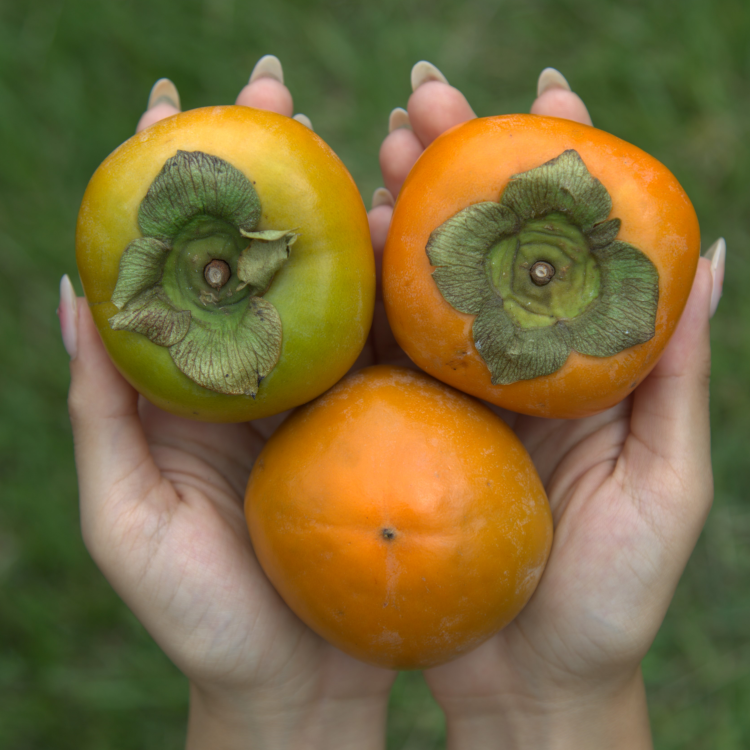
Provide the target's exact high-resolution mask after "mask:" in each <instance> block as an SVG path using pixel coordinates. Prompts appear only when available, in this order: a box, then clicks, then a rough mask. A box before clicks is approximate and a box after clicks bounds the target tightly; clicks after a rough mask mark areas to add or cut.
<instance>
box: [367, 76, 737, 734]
mask: <svg viewBox="0 0 750 750" xmlns="http://www.w3.org/2000/svg"><path fill="white" fill-rule="evenodd" d="M412 86H413V89H414V93H413V94H412V95H411V97H410V99H409V102H408V110H407V111H404V110H395V111H394V112H393V113H392V115H391V126H392V128H393V129H392V132H391V133H390V134H389V135H388V137H387V138H386V139H385V141H384V143H383V146H382V148H381V152H380V161H381V168H382V172H383V177H384V181H385V186H386V189H387V190H386V191H381V192H380V193H376V202H377V203H379V204H380V205H378V206H377V207H376V208H375V209H373V211H372V212H371V224H372V226H373V238H374V239H375V241H376V253H377V252H378V251H381V252H382V246H383V244H384V240H385V235H386V232H387V226H388V223H389V221H390V216H391V213H392V205H393V201H392V199H391V197H390V196H395V195H397V194H398V191H399V189H400V186H401V184H402V182H403V180H404V178H405V177H406V174H407V173H408V171H409V169H410V168H411V166H412V164H413V163H414V162H415V160H416V159H417V158H418V156H419V155H420V154H421V152H422V151H423V150H424V148H426V147H427V146H429V144H430V143H431V142H432V141H433V140H434V139H435V138H436V137H438V136H439V135H440V134H441V133H443V132H444V131H445V130H447V129H448V128H450V127H452V126H454V125H457V124H459V123H461V122H464V121H466V120H468V119H470V118H472V117H474V116H475V115H474V113H473V112H472V110H471V107H470V106H469V104H468V102H467V101H466V99H465V98H464V97H463V95H462V94H461V93H460V92H459V91H458V90H457V89H455V88H453V87H451V86H450V85H449V84H448V83H447V81H446V80H445V78H444V77H443V76H442V74H441V73H440V72H439V71H437V70H436V69H435V68H434V67H433V66H431V65H429V64H427V63H418V64H417V66H415V68H414V70H413V73H412ZM531 112H532V113H533V114H540V115H550V116H556V117H563V118H567V119H572V120H576V121H578V122H582V123H584V124H591V120H590V118H589V115H588V111H587V110H586V107H585V106H584V104H583V102H582V101H581V99H580V98H579V97H578V96H576V95H575V94H574V93H572V92H571V91H570V89H569V87H568V84H567V82H566V81H565V79H564V78H563V77H562V76H561V75H560V74H559V73H557V72H556V71H553V70H547V71H545V72H544V73H543V74H542V76H541V78H540V81H539V90H538V96H537V99H536V101H535V102H534V104H533V106H532V109H531ZM712 250H713V253H712V255H713V257H712V259H705V258H704V259H701V261H700V263H699V268H698V273H697V275H696V279H695V282H694V286H693V289H692V292H691V295H690V298H689V301H688V304H687V307H686V309H685V311H684V313H683V316H682V319H681V321H680V324H679V326H678V328H677V330H676V333H675V334H674V336H673V338H672V340H671V341H670V343H669V345H668V347H667V349H666V350H665V352H664V354H663V356H662V358H661V359H660V360H659V362H658V364H657V365H656V367H655V368H654V370H653V371H652V372H651V374H650V375H649V376H648V377H647V378H646V379H645V380H644V381H643V383H642V384H641V385H640V386H639V387H638V388H637V389H636V391H635V392H634V393H633V394H632V396H631V397H630V398H628V399H627V400H626V401H624V402H622V403H621V404H619V405H618V406H616V407H614V408H612V409H610V410H609V411H606V412H604V413H602V414H599V415H596V416H593V417H590V418H586V419H579V420H568V421H566V420H550V419H542V418H535V417H527V416H521V415H515V414H510V413H508V412H503V413H502V416H503V417H504V418H505V419H506V420H507V421H508V422H509V423H510V425H511V426H512V427H513V428H514V430H515V431H516V433H517V435H518V436H519V438H520V439H521V440H522V441H523V442H524V444H525V445H526V447H527V449H528V450H529V453H530V454H531V457H532V459H533V460H534V463H535V465H536V467H537V469H538V471H539V473H540V475H541V477H542V480H543V482H544V484H545V487H546V489H547V493H548V497H549V501H550V506H551V509H552V513H553V518H554V523H555V538H554V543H553V547H552V551H551V554H550V558H549V562H548V564H547V568H546V570H545V573H544V575H543V577H542V580H541V582H540V585H539V587H538V589H537V591H536V593H535V594H534V596H533V598H532V599H531V601H530V602H529V604H528V605H527V607H526V608H525V609H524V610H523V611H522V612H521V614H520V615H519V616H518V617H517V618H516V620H515V621H514V622H512V623H511V624H510V625H509V626H507V627H506V628H505V629H504V630H503V631H501V632H500V633H499V634H497V635H496V636H495V637H493V638H492V639H491V640H490V641H488V642H487V643H485V644H484V645H483V646H481V647H480V648H479V649H477V650H475V651H473V652H472V653H470V654H468V655H466V656H464V657H462V658H460V659H458V660H456V661H454V662H451V663H449V664H446V665H444V666H441V667H437V668H434V669H432V670H429V671H428V672H426V673H425V677H426V680H427V682H428V685H429V686H430V689H431V690H432V692H433V695H434V696H435V698H436V699H437V701H438V703H439V704H440V705H441V706H442V708H443V709H444V711H445V713H446V717H447V722H448V724H447V725H448V738H449V746H452V745H455V746H461V747H492V746H502V747H506V746H507V747H516V746H521V747H568V746H570V747H573V746H575V747H577V748H584V747H597V748H601V747H620V746H621V745H620V744H618V742H621V744H622V746H623V747H630V748H635V747H649V746H650V733H649V729H648V717H647V713H646V709H645V700H644V691H643V683H642V678H641V676H640V671H639V665H640V662H641V660H642V658H643V656H644V655H645V653H646V651H647V650H648V648H649V646H650V645H651V643H652V641H653V639H654V637H655V635H656V632H657V630H658V628H659V626H660V624H661V622H662V619H663V618H664V615H665V613H666V610H667V607H668V605H669V602H670V600H671V599H672V596H673V593H674V590H675V587H676V585H677V582H678V580H679V578H680V575H681V574H682V571H683V569H684V567H685V565H686V563H687V560H688V557H689V556H690V553H691V551H692V549H693V547H694V545H695V543H696V541H697V538H698V535H699V533H700V530H701V528H702V526H703V523H704V521H705V518H706V515H707V513H708V510H709V508H710V505H711V501H712V496H713V483H712V471H711V461H710V441H709V420H708V382H709V370H710V352H709V317H710V314H711V312H712V311H713V308H715V304H716V301H717V299H718V294H719V293H720V286H721V277H722V275H723V257H724V255H723V253H724V247H723V241H720V242H719V243H717V244H716V245H715V246H714V248H712ZM712 297H713V302H712ZM383 340H384V341H385V343H383V344H381V346H382V347H383V348H384V349H386V348H388V347H389V346H390V347H391V348H393V347H394V346H395V342H393V341H392V340H391V341H390V343H388V339H387V336H383ZM566 740H567V741H566ZM504 742H505V743H507V745H506V744H503V743H504Z"/></svg>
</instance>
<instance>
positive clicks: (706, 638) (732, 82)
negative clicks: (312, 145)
mask: <svg viewBox="0 0 750 750" xmlns="http://www.w3.org/2000/svg"><path fill="white" fill-rule="evenodd" d="M748 39H750V6H748V5H747V4H746V3H743V2H741V0H714V1H713V2H711V3H708V2H706V0H663V1H662V2H660V3H652V2H648V1H647V0H629V1H628V2H622V3H616V4H615V3H600V2H596V0H554V1H553V0H527V1H525V2H524V1H522V0H505V1H504V2H503V1H498V0H465V2H461V3H458V2H455V1H453V2H446V1H445V0H431V1H429V2H428V1H427V0H416V1H413V2H410V1H409V0H407V1H406V2H404V1H403V0H401V1H399V2H397V1H396V0H381V2H379V3H377V4H374V3H368V4H361V5H358V4H351V3H346V2H344V1H343V0H321V1H320V2H310V1H309V0H276V2H274V3H273V4H271V3H261V2H257V1H255V0H250V1H248V2H243V3H239V2H236V0H186V1H185V2H182V3H176V2H155V1H154V0H150V1H148V2H147V1H146V0H134V1H133V2H129V3H101V2H97V1H95V0H67V1H64V0H35V1H34V2H30V0H20V1H19V0H15V1H11V0H1V1H0V268H1V269H2V278H3V280H4V289H3V294H2V295H0V343H1V345H2V349H1V351H2V355H1V356H0V493H1V496H0V747H2V748H8V750H36V749H37V748H39V749H41V748H63V749H67V748H71V749H72V748H76V750H94V749H96V750H107V749H108V748H113V749H117V750H121V749H123V750H124V749H129V748H140V749H142V750H148V749H149V748H160V749H163V748H177V747H180V746H181V745H182V743H183V739H184V725H185V708H186V703H187V690H186V685H185V682H184V679H183V678H182V676H181V675H180V674H179V673H177V672H176V670H175V669H174V667H172V666H171V665H170V663H169V662H168V661H167V660H166V658H165V657H164V656H163V655H162V654H161V652H160V651H159V649H158V648H157V647H156V646H155V645H154V644H153V643H152V641H151V640H150V638H149V637H148V635H147V634H145V633H144V631H143V630H142V628H141V627H140V625H139V624H138V623H137V622H136V621H135V619H134V618H133V617H132V615H131V614H130V613H129V612H128V611H127V610H126V609H125V608H124V606H123V605H122V604H121V603H120V602H119V600H118V599H117V597H116V596H115V595H114V594H113V593H112V592H111V590H110V589H109V587H108V585H107V584H106V582H104V580H103V579H102V578H101V576H100V575H99V573H98V572H97V571H96V569H95V568H94V566H93V564H92V563H91V562H90V560H89V558H88V555H87V553H86V551H85V550H84V548H83V545H82V542H81V538H80V532H79V530H78V520H77V508H76V480H75V473H74V466H73V453H72V445H71V438H70V429H69V426H68V423H67V416H66V410H65V394H66V388H67V381H68V374H67V366H66V356H65V353H64V351H63V348H62V345H61V343H60V340H59V333H58V327H57V321H56V320H55V316H54V310H55V307H56V305H57V285H58V282H59V279H60V276H61V275H62V274H63V273H66V272H67V273H70V274H71V276H73V277H74V278H75V273H74V272H75V261H74V254H73V242H74V227H75V219H76V213H77V209H78V205H79V202H80V198H81V195H82V193H83V190H84V188H85V185H86V182H87V180H88V178H89V177H90V175H91V174H92V173H93V171H94V170H95V168H96V167H97V166H98V164H99V163H100V162H101V161H102V159H103V158H104V157H105V156H106V155H107V154H108V153H109V152H110V151H111V150H112V149H113V148H114V147H116V146H117V145H118V144H119V143H120V142H121V141H123V140H125V139H126V138H128V137H129V136H130V134H131V133H132V130H133V127H134V125H135V123H136V121H137V119H138V117H139V115H140V113H141V111H142V109H143V107H144V105H145V101H146V98H147V95H148V91H149V88H150V87H151V85H152V84H153V82H154V81H155V80H156V79H157V78H159V77H162V76H167V77H169V78H171V79H172V80H174V81H175V83H176V84H177V86H178V88H179V90H180V93H181V96H182V100H183V105H184V106H185V107H196V106H203V105H208V104H215V103H225V102H230V101H232V100H233V99H234V97H235V96H236V93H237V91H238V90H239V89H240V88H241V87H242V86H243V85H244V84H245V83H246V81H247V77H248V76H249V73H250V71H251V70H252V68H253V65H254V64H255V62H256V61H257V59H258V58H259V57H260V56H261V55H263V54H267V53H273V54H276V55H278V56H279V57H280V58H281V60H282V62H283V63H284V69H285V74H286V81H287V83H288V85H289V86H290V89H291V90H292V93H293V94H294V96H295V107H296V110H297V111H301V112H304V113H306V114H307V115H309V116H310V117H311V118H312V121H313V123H314V125H315V129H316V131H317V132H318V133H319V134H320V135H321V136H322V137H323V138H324V139H325V140H326V141H328V143H329V144H331V145H332V146H333V148H334V149H335V150H336V151H337V152H338V153H339V155H340V156H341V157H342V159H343V160H344V162H345V163H346V164H347V166H348V167H349V169H350V171H351V172H352V174H353V175H354V177H355V179H356V180H357V183H358V184H359V185H360V187H361V190H362V194H363V196H364V198H365V201H366V202H367V203H369V199H370V196H371V195H372V191H373V190H374V188H376V187H377V186H378V185H380V177H379V171H378V162H377V152H378V147H379V145H380V142H381V140H382V138H383V136H384V135H385V133H386V124H387V117H388V113H389V112H390V110H391V109H392V108H393V107H395V106H403V105H404V104H405V102H406V99H407V97H408V94H409V71H410V69H411V66H412V65H413V63H414V62H415V61H417V60H419V59H428V60H430V61H432V62H434V63H435V64H436V65H437V66H438V67H439V68H440V69H441V70H442V71H443V72H444V73H445V74H446V75H447V76H448V78H449V80H450V81H451V82H452V83H454V84H455V85H457V86H458V87H459V88H461V89H462V90H463V91H464V93H466V95H467V96H468V98H469V100H470V102H471V103H472V104H473V106H474V108H475V110H476V112H477V113H478V114H480V115H488V114H498V113H503V112H517V111H526V110H527V109H528V107H529V105H530V104H531V101H532V100H533V94H534V87H535V84H536V78H537V76H538V74H539V72H540V71H541V69H542V68H543V67H546V66H548V65H552V66H554V67H557V68H559V69H560V70H562V71H563V73H564V74H565V75H566V77H567V78H568V80H569V81H570V82H571V84H572V85H573V87H574V89H575V90H576V91H577V92H578V93H579V94H581V96H582V97H583V98H584V100H585V101H586V102H587V104H588V106H589V108H590V111H591V113H592V116H593V119H594V122H595V123H596V124H597V125H598V126H599V127H601V128H603V129H605V130H608V131H611V132H613V133H615V134H616V135H618V136H620V137H622V138H624V139H625V140H629V141H631V142H633V143H636V144H637V145H639V146H640V147H641V148H643V149H644V150H646V151H648V152H650V153H652V154H653V155H654V156H656V157H657V158H658V159H660V160H661V161H663V162H664V163H665V164H667V166H669V167H670V169H672V171H673V172H674V173H675V174H676V176H677V177H678V179H679V180H680V181H681V182H682V184H683V186H684V187H685V189H686V190H687V192H688V194H689V195H690V196H691V198H692V200H693V202H694V204H695V206H696V210H697V212H698V215H699V217H700V220H701V224H702V230H703V238H704V244H705V246H708V245H709V244H710V243H711V242H713V240H714V239H715V238H716V237H718V236H720V235H722V236H724V237H726V239H727V244H728V248H729V258H728V273H727V280H726V284H725V293H724V299H723V300H722V304H721V306H720V309H719V313H718V314H717V316H716V318H715V319H714V324H713V326H712V337H713V351H714V375H713V383H712V420H713V440H714V447H713V454H714V467H715V474H716V488H717V493H716V503H715V507H714V510H713V512H712V514H711V517H710V519H709V521H708V524H707V526H706V529H705V532H704V534H703V536H702V538H701V540H700V542H699V544H698V547H697V549H696V552H695V554H694V555H693V559H692V560H691V562H690V565H689V567H688V570H687V572H686V574H685V576H684V579H683V581H682V583H681V584H680V587H679V589H678V591H677V595H676V597H675V600H674V602H673V604H672V607H671V608H670V611H669V614H668V616H667V619H666V621H665V623H664V626H663V628H662V630H661V632H660V634H659V636H658V638H657V640H656V643H655V644H654V647H653V649H652V650H651V652H650V653H649V655H648V657H647V659H646V662H645V664H644V673H645V676H646V680H647V684H648V689H649V700H650V706H651V713H652V721H653V725H654V733H655V737H656V745H657V748H660V749H663V750H672V749H673V748H675V749H676V748H683V749H687V750H693V749H696V750H697V749H698V748H705V747H711V748H716V749H717V750H740V748H747V747H750V638H748V624H749V623H750V600H749V599H748V582H749V581H750V551H749V550H750V506H749V505H748V501H747V497H748V491H747V488H748V484H749V480H750V468H748V465H749V462H748V461H747V460H746V455H747V452H748V451H747V446H748V435H749V434H750V430H749V429H748V428H749V427H750V389H749V388H748V383H750V332H749V331H750V329H748V328H746V327H745V326H744V321H745V320H750V295H748V294H747V292H746V290H745V287H747V286H748V284H750V263H749V262H748V253H747V251H746V248H747V247H748V246H750V243H749V239H750V238H749V237H748V231H749V230H748V222H747V205H748V191H747V188H746V186H747V184H748V180H749V178H750V150H748V143H749V142H750V139H749V138H748V135H749V133H748V130H749V129H750V84H749V83H748V81H750V52H749V50H750V46H748V42H747V40H748ZM79 291H80V287H79ZM391 707H392V711H391V717H390V723H389V733H388V742H389V748H391V750H420V749H423V750H427V749H428V748H429V749H431V748H437V747H441V746H442V745H443V743H444V723H443V720H442V716H441V715H440V712H439V710H438V709H437V707H436V706H435V704H434V702H432V700H431V698H430V697H429V694H428V693H427V691H426V688H425V686H424V683H423V681H422V679H421V676H420V675H418V674H405V675H402V676H401V677H400V678H399V680H398V682H397V685H396V688H395V690H394V692H393V695H392V699H391Z"/></svg>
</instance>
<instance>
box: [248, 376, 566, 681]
mask: <svg viewBox="0 0 750 750" xmlns="http://www.w3.org/2000/svg"><path fill="white" fill-rule="evenodd" d="M245 512H246V516H247V521H248V527H249V530H250V536H251V539H252V542H253V547H254V549H255V553H256V555H257V557H258V560H259V561H260V564H261V565H262V567H263V569H264V571H265V572H266V574H267V576H268V578H269V579H270V580H271V582H272V583H273V585H274V586H275V588H276V590H277V591H278V592H279V594H280V595H281V597H282V598H283V599H284V601H285V602H286V603H287V604H288V606H289V607H290V608H291V609H292V610H293V611H294V612H295V613H296V614H297V615H298V616H299V617H300V619H302V620H303V621H304V622H305V623H306V624H307V625H308V626H309V627H310V628H312V630H314V631H315V632H317V633H318V634H319V635H321V636H322V637H323V638H325V639H327V640H328V641H329V642H331V643H333V644H334V645H335V646H337V647H338V648H340V649H341V650H342V651H345V652H346V653H348V654H350V655H352V656H354V657H356V658H358V659H360V660H362V661H365V662H369V663H371V664H375V665H377V666H380V667H385V668H390V669H424V668H427V667H432V666H435V665H437V664H440V663H444V662H447V661H449V660H451V659H453V658H455V657H457V656H459V655H460V654H462V653H465V652H467V651H469V650H471V649H473V648H475V647H476V646H478V645H480V644H481V643H482V642H484V641H485V640H486V639H488V638H489V637H490V636H492V635H493V634H494V633H496V632H497V631H499V630H500V629H501V628H503V627H504V626H505V625H506V624H507V623H508V622H510V621H511V620H512V619H513V618H514V617H515V616H516V615H517V614H518V613H519V611H520V610H521V609H522V608H523V606H524V605H525V604H526V602H527V601H528V599H529V598H530V597H531V595H532V593H533V591H534V589H535V588H536V585H537V583H538V581H539V579H540V577H541V574H542V571H543V569H544V566H545V564H546V561H547V558H548V555H549V550H550V547H551V543H552V519H551V513H550V510H549V505H548V503H547V497H546V495H545V492H544V488H543V487H542V483H541V480H540V479H539V476H538V474H537V472H536V469H535V468H534V466H533V464H532V462H531V459H530V458H529V455H528V453H527V452H526V450H525V449H524V447H523V446H522V445H521V443H520V441H519V440H518V439H517V438H516V436H515V435H514V434H513V432H512V431H511V430H510V428H508V427H507V425H505V423H504V422H503V421H502V420H501V419H500V418H499V417H497V416H496V415H495V414H493V413H492V412H491V411H490V410H489V409H488V408H486V407H485V406H484V405H482V404H480V403H479V402H478V401H476V400H475V399H472V398H470V397H468V396H466V395H465V394H462V393H459V392H458V391H455V390H453V389H452V388H449V387H447V386H445V385H443V384H442V383H439V382H438V381H436V380H434V379H433V378H430V377H428V376H427V375H424V374H423V373H418V372H413V371H411V370H407V369H404V368H398V367H392V366H377V367H370V368H367V369H365V370H362V371H360V372H358V373H356V374H354V375H350V376H348V377H347V378H345V379H344V380H343V381H341V382H340V383H338V384H337V385H336V386H335V387H334V388H332V389H331V390H330V391H329V392H327V393H326V394H324V395H323V396H321V397H320V398H318V399H317V400H316V401H314V402H312V403H310V404H307V405H306V406H304V407H302V408H301V409H299V410H298V411H297V412H296V413H295V414H294V415H293V416H292V417H290V418H289V419H288V420H287V421H286V422H285V423H284V424H283V425H282V427H281V428H280V429H279V430H278V431H277V432H276V433H275V434H274V435H273V437H272V438H271V439H270V440H269V442H268V444H267V445H266V447H265V448H264V450H263V452H262V453H261V454H260V456H259V458H258V460H257V461H256V464H255V466H254V468H253V471H252V474H251V476H250V481H249V483H248V487H247V494H246V500H245Z"/></svg>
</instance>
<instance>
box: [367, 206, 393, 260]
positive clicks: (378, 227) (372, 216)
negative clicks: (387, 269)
mask: <svg viewBox="0 0 750 750" xmlns="http://www.w3.org/2000/svg"><path fill="white" fill-rule="evenodd" d="M392 216H393V205H388V204H385V203H384V204H381V205H379V206H375V207H374V208H372V209H371V210H370V211H369V213H368V214H367V218H368V221H369V222H370V237H371V239H372V249H373V251H374V252H375V257H376V259H377V258H378V256H380V255H382V253H383V248H384V247H385V241H386V239H387V237H388V228H389V227H390V225H391V218H392Z"/></svg>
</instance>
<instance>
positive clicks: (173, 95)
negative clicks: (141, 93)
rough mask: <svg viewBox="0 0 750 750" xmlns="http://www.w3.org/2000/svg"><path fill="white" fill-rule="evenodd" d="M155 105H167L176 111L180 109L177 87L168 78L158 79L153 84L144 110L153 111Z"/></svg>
mask: <svg viewBox="0 0 750 750" xmlns="http://www.w3.org/2000/svg"><path fill="white" fill-rule="evenodd" d="M157 104H169V105H170V106H172V107H174V108H175V109H176V110H179V109H180V95H179V94H178V93H177V87H176V86H175V85H174V84H173V83H172V81H170V80H169V78H160V79H159V80H158V81H157V82H156V83H155V84H154V87H153V88H152V89H151V93H150V94H149V96H148V106H147V107H146V109H153V108H154V107H155V106H156V105H157Z"/></svg>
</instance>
